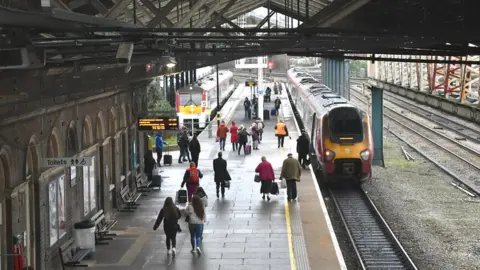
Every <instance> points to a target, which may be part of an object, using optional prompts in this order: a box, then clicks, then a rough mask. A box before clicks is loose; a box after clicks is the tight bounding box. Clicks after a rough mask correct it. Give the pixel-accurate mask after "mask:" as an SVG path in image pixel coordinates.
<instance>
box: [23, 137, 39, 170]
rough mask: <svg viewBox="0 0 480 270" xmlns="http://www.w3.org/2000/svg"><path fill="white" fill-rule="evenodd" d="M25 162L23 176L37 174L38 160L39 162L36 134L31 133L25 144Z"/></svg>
mask: <svg viewBox="0 0 480 270" xmlns="http://www.w3.org/2000/svg"><path fill="white" fill-rule="evenodd" d="M26 155H27V157H26V163H25V176H30V175H34V174H37V173H38V171H39V169H40V168H39V165H40V164H39V162H40V158H41V157H40V141H39V140H38V138H37V136H35V135H32V137H30V140H29V141H28V145H27V153H26Z"/></svg>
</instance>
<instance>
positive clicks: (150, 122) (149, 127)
mask: <svg viewBox="0 0 480 270" xmlns="http://www.w3.org/2000/svg"><path fill="white" fill-rule="evenodd" d="M137 130H138V131H162V130H178V117H139V118H138V122H137Z"/></svg>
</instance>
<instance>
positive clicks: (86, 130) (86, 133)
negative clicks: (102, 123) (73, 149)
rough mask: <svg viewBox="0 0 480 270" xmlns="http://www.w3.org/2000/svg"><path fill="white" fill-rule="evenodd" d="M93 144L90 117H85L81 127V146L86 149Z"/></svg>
mask: <svg viewBox="0 0 480 270" xmlns="http://www.w3.org/2000/svg"><path fill="white" fill-rule="evenodd" d="M92 143H93V133H92V121H91V120H90V116H88V115H87V116H85V120H83V126H82V146H83V148H87V147H88V146H90V145H91V144H92Z"/></svg>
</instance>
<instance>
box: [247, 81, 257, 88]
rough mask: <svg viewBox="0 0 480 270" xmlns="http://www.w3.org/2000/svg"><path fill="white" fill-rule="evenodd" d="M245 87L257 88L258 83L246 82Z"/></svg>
mask: <svg viewBox="0 0 480 270" xmlns="http://www.w3.org/2000/svg"><path fill="white" fill-rule="evenodd" d="M245 86H250V87H252V86H257V82H256V81H245Z"/></svg>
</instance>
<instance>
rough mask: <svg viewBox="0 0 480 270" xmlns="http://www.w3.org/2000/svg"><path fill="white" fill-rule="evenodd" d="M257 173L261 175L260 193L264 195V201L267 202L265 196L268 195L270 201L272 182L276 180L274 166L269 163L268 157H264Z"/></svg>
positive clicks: (256, 170)
mask: <svg viewBox="0 0 480 270" xmlns="http://www.w3.org/2000/svg"><path fill="white" fill-rule="evenodd" d="M255 172H256V173H258V174H259V177H260V182H261V183H262V186H261V187H260V193H261V194H263V197H262V199H264V200H265V195H267V200H268V201H270V196H269V194H270V190H271V189H272V182H273V180H274V179H275V173H274V172H273V167H272V164H270V162H268V161H267V158H266V157H262V162H260V164H258V166H257V168H256V169H255Z"/></svg>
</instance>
